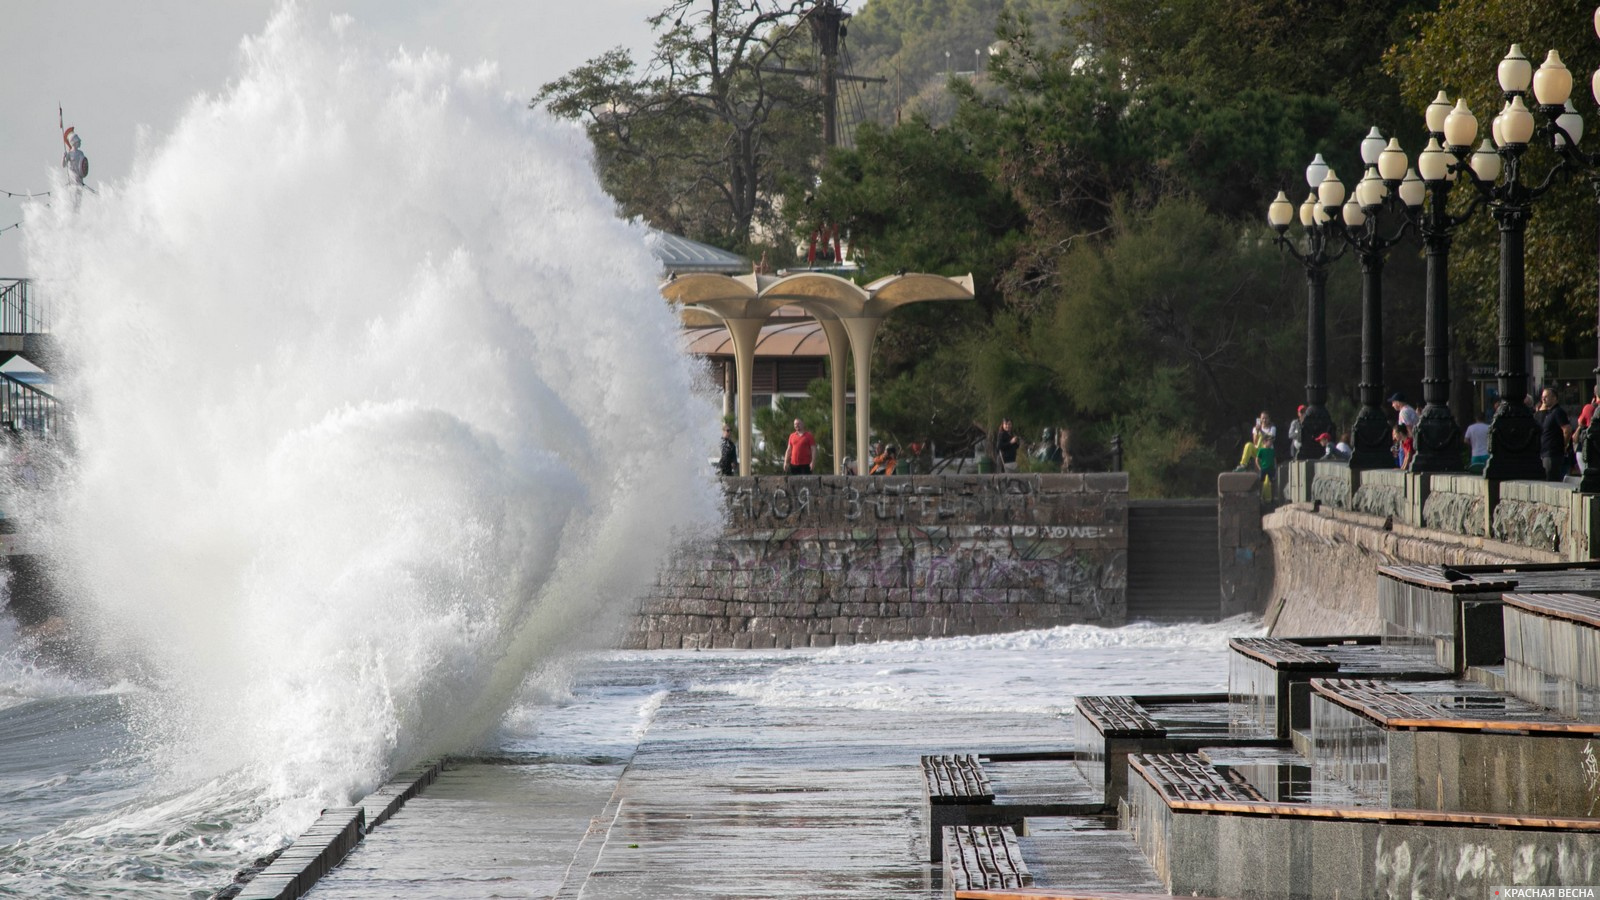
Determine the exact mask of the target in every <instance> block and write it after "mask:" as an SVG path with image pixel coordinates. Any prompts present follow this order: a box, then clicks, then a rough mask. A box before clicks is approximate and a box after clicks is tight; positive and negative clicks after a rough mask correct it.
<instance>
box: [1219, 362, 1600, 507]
mask: <svg viewBox="0 0 1600 900" xmlns="http://www.w3.org/2000/svg"><path fill="white" fill-rule="evenodd" d="M1524 402H1525V403H1527V404H1528V405H1529V406H1530V407H1532V409H1533V414H1534V418H1535V420H1536V421H1537V422H1538V423H1539V456H1540V460H1541V461H1542V463H1543V466H1544V477H1545V479H1546V480H1549V481H1561V480H1562V479H1564V478H1566V477H1567V476H1568V475H1571V474H1574V473H1581V472H1582V471H1583V466H1584V462H1583V444H1584V442H1585V441H1586V440H1587V434H1588V430H1589V426H1590V424H1591V422H1592V421H1593V419H1594V415H1595V410H1596V407H1597V405H1600V387H1597V388H1596V390H1595V396H1594V397H1591V399H1590V400H1589V402H1588V404H1586V405H1585V406H1584V407H1583V409H1582V411H1581V412H1579V413H1578V416H1577V419H1576V420H1574V419H1572V417H1571V416H1570V415H1569V414H1568V413H1567V411H1566V409H1565V408H1563V407H1562V405H1561V398H1560V395H1559V394H1558V393H1557V392H1556V390H1555V389H1553V388H1545V389H1544V390H1542V391H1541V392H1540V394H1539V399H1538V401H1537V403H1535V401H1534V398H1533V397H1532V396H1531V395H1530V396H1528V397H1527V398H1525V400H1524ZM1389 407H1390V408H1391V409H1393V410H1394V414H1395V418H1394V422H1393V424H1392V425H1391V428H1390V438H1391V443H1390V452H1391V453H1392V454H1393V456H1394V461H1395V466H1396V468H1399V469H1410V468H1411V466H1412V463H1413V462H1414V461H1415V457H1416V434H1417V425H1418V424H1419V423H1420V421H1421V418H1422V417H1421V415H1420V414H1419V413H1418V412H1417V409H1416V407H1414V406H1412V405H1411V404H1410V403H1409V402H1407V401H1406V398H1405V395H1404V394H1402V393H1395V394H1393V395H1391V396H1390V397H1389ZM1305 414H1306V408H1305V406H1303V405H1302V406H1300V407H1299V408H1298V409H1297V410H1296V411H1295V417H1294V419H1293V420H1292V421H1291V422H1290V423H1289V426H1288V428H1287V431H1286V434H1285V438H1286V440H1287V443H1288V448H1287V449H1288V452H1289V458H1290V459H1301V458H1305V454H1304V453H1302V452H1301V446H1302V442H1303V441H1306V440H1314V441H1316V442H1317V443H1318V444H1320V445H1321V450H1320V452H1318V453H1316V454H1314V455H1313V456H1312V458H1320V459H1330V460H1348V459H1349V458H1350V455H1351V446H1350V436H1349V433H1348V432H1345V433H1342V434H1340V435H1339V436H1338V437H1337V438H1335V436H1334V435H1332V434H1330V433H1327V432H1324V433H1322V434H1318V435H1316V436H1315V437H1309V438H1308V436H1306V435H1305V434H1303V431H1304V423H1305ZM1489 415H1490V414H1489V412H1488V411H1481V412H1479V413H1478V414H1477V416H1476V418H1475V419H1474V420H1473V422H1472V423H1471V424H1469V425H1468V426H1467V427H1466V428H1465V429H1464V430H1463V432H1462V441H1463V443H1464V444H1465V447H1466V454H1467V457H1466V459H1465V463H1466V466H1467V471H1469V472H1482V471H1483V467H1484V465H1485V464H1487V463H1488V460H1489ZM1278 449H1279V446H1278V429H1277V426H1275V425H1274V424H1273V422H1272V416H1271V415H1270V414H1268V413H1267V412H1266V411H1265V410H1263V411H1262V412H1261V414H1260V415H1259V416H1257V417H1256V420H1255V422H1254V423H1252V425H1251V427H1250V438H1249V440H1247V441H1246V442H1245V445H1244V449H1243V451H1242V452H1241V453H1240V456H1239V465H1238V468H1236V469H1235V470H1234V471H1236V472H1244V471H1249V472H1256V473H1258V474H1259V475H1260V476H1261V483H1262V496H1263V497H1264V498H1266V499H1267V500H1269V501H1270V500H1272V499H1274V498H1275V496H1276V491H1277V485H1276V483H1275V482H1276V480H1277V475H1276V473H1277V464H1278Z"/></svg>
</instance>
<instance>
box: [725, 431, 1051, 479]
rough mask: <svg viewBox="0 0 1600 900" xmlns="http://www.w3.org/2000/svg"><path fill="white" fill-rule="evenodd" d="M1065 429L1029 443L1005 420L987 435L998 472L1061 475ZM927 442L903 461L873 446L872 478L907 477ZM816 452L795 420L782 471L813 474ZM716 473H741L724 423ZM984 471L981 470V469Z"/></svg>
mask: <svg viewBox="0 0 1600 900" xmlns="http://www.w3.org/2000/svg"><path fill="white" fill-rule="evenodd" d="M1067 437H1068V435H1067V431H1066V429H1057V428H1046V429H1044V430H1043V432H1042V433H1041V434H1040V437H1039V440H1038V441H1037V442H1035V443H1033V444H1029V443H1028V442H1027V441H1025V440H1023V438H1022V436H1021V435H1020V434H1019V433H1018V432H1017V430H1016V427H1015V425H1014V424H1013V423H1012V421H1011V419H1009V418H1007V419H1003V420H1002V421H1001V423H1000V428H999V429H998V430H997V431H996V432H995V433H994V434H993V435H990V436H988V441H989V444H990V446H991V447H992V451H991V452H992V456H993V459H994V461H995V466H996V468H997V469H998V470H999V471H1003V472H1016V471H1018V469H1019V466H1021V465H1022V461H1023V460H1027V461H1028V470H1029V471H1035V472H1039V471H1044V472H1061V471H1065V470H1066V468H1067V465H1068V460H1069V459H1070V456H1069V455H1068V452H1067V443H1068V441H1067ZM926 446H927V445H926V444H925V443H913V444H910V445H909V446H908V448H907V449H908V450H909V451H910V455H909V456H907V457H905V458H904V459H902V457H901V453H900V448H899V446H897V445H895V444H892V443H885V442H883V441H876V442H874V443H873V444H872V449H871V455H870V457H869V459H870V468H869V469H868V470H867V474H869V475H893V474H895V473H896V472H897V471H898V472H899V473H900V474H906V473H907V471H906V470H907V469H908V468H913V467H910V466H907V465H904V464H903V463H915V461H916V459H917V457H918V456H920V455H921V453H922V451H923V448H924V447H926ZM816 452H817V438H816V435H815V434H813V433H812V432H811V430H810V429H808V428H807V427H806V424H805V422H804V421H803V420H801V419H795V420H794V427H793V430H792V431H791V432H790V433H789V436H788V439H787V440H786V441H785V443H784V448H783V472H784V474H786V475H810V474H812V464H813V462H814V461H815V458H816ZM843 466H844V473H845V474H846V475H854V474H856V470H855V460H854V458H852V457H846V458H845V459H844V460H843ZM715 468H716V471H717V474H719V475H723V476H733V475H736V474H738V472H739V444H738V441H737V440H736V439H735V438H734V436H733V426H732V425H729V424H727V423H724V424H723V426H722V443H721V446H720V448H719V451H718V454H717V460H716V463H715ZM980 471H981V469H980Z"/></svg>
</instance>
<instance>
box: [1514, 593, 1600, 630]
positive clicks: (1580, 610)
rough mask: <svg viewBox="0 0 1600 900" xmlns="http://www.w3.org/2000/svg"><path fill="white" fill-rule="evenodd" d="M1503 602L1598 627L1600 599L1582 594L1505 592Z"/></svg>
mask: <svg viewBox="0 0 1600 900" xmlns="http://www.w3.org/2000/svg"><path fill="white" fill-rule="evenodd" d="M1504 600H1505V604H1506V605H1507V606H1511V607H1515V608H1516V609H1520V610H1524V611H1526V612H1530V613H1533V614H1534V615H1538V616H1544V617H1545V618H1548V619H1562V620H1564V621H1568V622H1576V623H1577V624H1579V625H1585V626H1588V627H1590V628H1600V600H1596V599H1595V598H1593V597H1585V596H1583V595H1582V594H1506V595H1505V598H1504Z"/></svg>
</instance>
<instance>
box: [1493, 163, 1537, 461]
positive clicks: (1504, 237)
mask: <svg viewBox="0 0 1600 900" xmlns="http://www.w3.org/2000/svg"><path fill="white" fill-rule="evenodd" d="M1506 168H1507V178H1506V182H1507V184H1508V185H1514V184H1515V182H1516V169H1515V167H1514V166H1513V165H1511V164H1509V163H1508V165H1507V167H1506ZM1530 212H1531V208H1530V205H1529V204H1528V203H1527V202H1526V201H1521V200H1520V198H1516V197H1515V196H1514V195H1513V196H1509V197H1507V198H1506V199H1505V200H1503V201H1502V202H1500V203H1498V204H1496V206H1495V208H1494V217H1495V221H1497V222H1499V223H1500V368H1499V371H1497V372H1495V378H1496V380H1497V381H1498V382H1499V387H1500V403H1499V405H1498V406H1497V407H1496V409H1495V414H1494V421H1492V422H1490V423H1489V462H1488V464H1487V465H1485V466H1484V467H1483V477H1484V478H1487V479H1489V480H1491V481H1512V480H1518V479H1532V480H1539V479H1542V478H1544V466H1543V464H1542V463H1540V461H1539V424H1538V422H1536V421H1535V420H1534V418H1533V411H1532V410H1531V409H1529V408H1528V405H1527V404H1526V403H1524V402H1522V401H1523V398H1524V397H1526V396H1527V394H1528V373H1527V372H1526V371H1525V369H1526V365H1527V364H1526V362H1525V356H1526V354H1527V346H1528V340H1527V332H1526V327H1525V311H1524V305H1525V303H1526V301H1527V297H1526V294H1525V289H1526V282H1525V280H1524V278H1525V274H1524V262H1525V260H1524V254H1525V253H1526V246H1525V239H1526V235H1527V228H1528V216H1529V213H1530Z"/></svg>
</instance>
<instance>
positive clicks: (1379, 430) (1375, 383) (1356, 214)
mask: <svg viewBox="0 0 1600 900" xmlns="http://www.w3.org/2000/svg"><path fill="white" fill-rule="evenodd" d="M1361 158H1362V160H1363V161H1365V162H1366V164H1367V174H1366V176H1365V177H1364V178H1362V179H1361V181H1360V182H1358V183H1357V184H1356V189H1355V192H1354V194H1353V195H1352V196H1351V197H1350V199H1349V200H1347V201H1345V205H1344V210H1343V219H1344V229H1343V235H1344V239H1345V241H1346V242H1347V243H1348V244H1349V245H1350V246H1351V247H1353V248H1354V249H1355V251H1356V256H1357V258H1358V259H1360V260H1361V385H1360V390H1361V411H1360V412H1359V413H1357V414H1356V421H1355V427H1354V428H1353V429H1352V433H1351V443H1352V444H1353V447H1352V450H1351V454H1350V468H1352V469H1392V468H1394V462H1395V461H1394V455H1393V454H1392V453H1391V452H1390V438H1389V419H1388V417H1387V416H1386V415H1384V412H1383V407H1382V405H1381V404H1382V402H1383V265H1384V261H1385V259H1386V258H1387V257H1388V254H1389V249H1390V248H1391V247H1393V246H1394V245H1395V244H1397V243H1399V242H1400V239H1401V237H1402V236H1403V235H1404V234H1405V230H1406V226H1407V224H1408V223H1402V224H1401V226H1400V228H1399V230H1397V231H1395V232H1394V233H1393V234H1391V235H1388V236H1384V235H1382V234H1380V233H1379V219H1378V217H1379V214H1380V213H1381V212H1382V211H1383V208H1384V207H1385V206H1386V205H1388V201H1390V200H1392V199H1393V198H1395V197H1396V195H1398V196H1399V198H1400V199H1401V200H1403V201H1406V202H1407V204H1408V205H1415V202H1420V200H1421V193H1422V191H1421V182H1419V181H1417V180H1416V175H1415V173H1411V180H1410V181H1406V180H1405V179H1406V174H1407V171H1406V170H1407V165H1406V163H1407V160H1406V155H1405V152H1404V151H1402V150H1401V149H1400V144H1399V142H1398V141H1394V140H1390V141H1388V142H1387V143H1385V141H1384V139H1383V135H1381V134H1379V133H1378V129H1376V128H1374V129H1372V132H1371V133H1370V134H1368V135H1367V137H1366V139H1365V140H1363V141H1362V142H1361Z"/></svg>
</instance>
